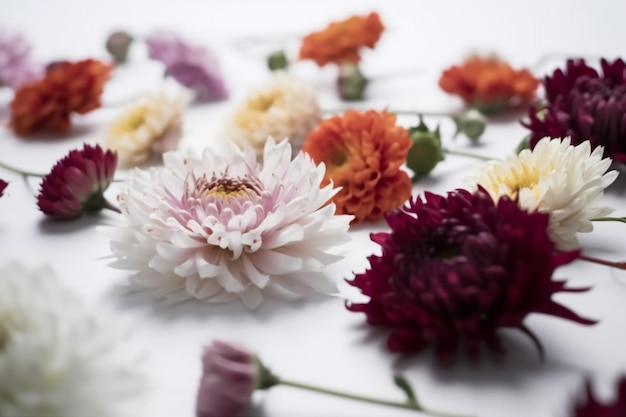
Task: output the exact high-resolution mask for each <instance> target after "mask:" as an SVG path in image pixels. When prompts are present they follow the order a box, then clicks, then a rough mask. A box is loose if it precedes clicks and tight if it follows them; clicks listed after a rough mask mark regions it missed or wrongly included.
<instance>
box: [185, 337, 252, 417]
mask: <svg viewBox="0 0 626 417" xmlns="http://www.w3.org/2000/svg"><path fill="white" fill-rule="evenodd" d="M202 366H203V371H202V378H201V380H200V387H199V388H198V398H197V402H196V416H198V417H223V416H231V417H237V416H241V415H243V413H245V412H246V411H247V409H248V408H249V406H250V402H251V398H252V392H253V391H254V390H255V388H257V380H258V379H259V376H258V375H257V374H258V373H259V369H260V368H259V362H258V360H257V359H256V356H255V355H254V354H253V353H252V352H250V351H248V350H247V349H245V348H243V347H240V346H237V345H234V344H231V343H226V342H220V341H214V342H213V344H212V345H210V346H207V347H205V349H204V354H203V355H202Z"/></svg>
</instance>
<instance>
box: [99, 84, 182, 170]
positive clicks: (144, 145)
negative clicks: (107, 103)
mask: <svg viewBox="0 0 626 417" xmlns="http://www.w3.org/2000/svg"><path fill="white" fill-rule="evenodd" d="M186 103H187V98H186V97H185V96H184V95H183V94H182V93H178V94H168V93H155V94H151V95H149V96H147V97H144V98H142V99H140V100H138V101H137V102H135V103H133V104H131V105H130V106H129V107H128V108H127V109H126V110H124V112H123V113H122V114H121V115H120V116H119V117H118V118H117V119H116V120H115V121H114V122H113V123H112V124H111V126H110V127H109V130H108V132H107V135H106V137H105V140H104V146H105V147H106V148H108V149H111V150H115V151H117V154H118V160H119V164H120V166H125V167H132V166H135V165H138V164H140V163H142V162H145V161H147V160H148V159H150V158H151V157H153V156H160V155H162V154H163V152H166V151H170V150H174V149H176V147H177V146H178V142H179V141H180V137H181V134H182V114H183V110H184V109H185V106H186Z"/></svg>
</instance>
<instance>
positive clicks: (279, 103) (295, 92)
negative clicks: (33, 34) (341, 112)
mask: <svg viewBox="0 0 626 417" xmlns="http://www.w3.org/2000/svg"><path fill="white" fill-rule="evenodd" d="M320 118H321V109H320V106H319V103H318V101H317V97H316V95H315V91H314V90H313V88H311V87H310V86H309V85H308V84H306V83H304V82H303V81H301V80H300V79H298V78H295V77H293V76H289V75H287V74H285V73H282V72H279V73H276V74H275V75H274V78H273V79H272V81H271V83H270V84H268V85H267V86H264V87H262V88H258V89H256V90H254V91H252V92H251V93H250V94H249V95H248V97H247V98H246V100H245V101H244V102H243V103H241V104H240V106H238V107H237V108H236V109H235V111H234V113H233V115H232V117H231V118H230V120H229V122H228V124H227V126H226V129H225V130H226V131H225V133H224V134H225V136H226V138H227V139H229V140H231V141H233V142H234V143H236V144H237V145H238V146H239V147H240V148H244V147H246V146H252V147H253V148H254V149H255V150H256V152H257V156H259V157H261V156H262V155H263V148H264V146H265V142H266V141H267V139H268V137H273V138H274V139H276V140H277V141H281V140H283V139H288V140H289V142H290V143H291V146H292V149H293V152H294V154H295V153H297V152H298V151H299V150H300V147H301V146H302V143H303V142H304V140H305V139H306V137H307V135H308V134H309V132H310V131H311V130H313V129H314V128H315V127H316V126H317V125H318V123H319V121H320Z"/></svg>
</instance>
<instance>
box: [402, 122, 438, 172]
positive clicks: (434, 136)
mask: <svg viewBox="0 0 626 417" xmlns="http://www.w3.org/2000/svg"><path fill="white" fill-rule="evenodd" d="M409 136H410V137H411V139H413V146H411V149H409V153H408V155H407V158H406V164H407V166H408V167H409V168H410V169H411V170H413V172H414V173H415V174H414V176H413V181H417V180H418V179H419V178H420V177H423V176H425V175H428V174H429V173H430V172H431V171H432V170H433V169H434V168H435V167H436V166H437V164H438V163H439V161H443V149H442V147H441V134H440V133H439V126H437V129H435V130H434V131H431V130H430V129H428V126H426V124H425V123H424V120H423V119H422V117H421V116H420V124H419V125H417V126H416V127H411V128H409Z"/></svg>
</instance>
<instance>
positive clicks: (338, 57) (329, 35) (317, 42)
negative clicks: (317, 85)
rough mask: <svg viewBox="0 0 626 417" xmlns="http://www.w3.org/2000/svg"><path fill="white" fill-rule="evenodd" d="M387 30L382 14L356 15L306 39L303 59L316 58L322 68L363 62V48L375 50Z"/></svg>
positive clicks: (301, 53)
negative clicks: (329, 64)
mask: <svg viewBox="0 0 626 417" xmlns="http://www.w3.org/2000/svg"><path fill="white" fill-rule="evenodd" d="M383 30H385V27H384V26H383V23H382V22H381V20H380V16H378V13H376V12H372V13H370V14H369V15H367V16H352V17H350V18H349V19H346V20H343V21H341V22H333V23H331V24H330V25H328V27H326V29H324V30H321V31H319V32H313V33H311V34H310V35H307V36H306V37H305V38H304V39H302V45H301V46H300V57H299V58H300V59H312V60H313V61H315V62H316V63H317V65H319V66H320V67H322V66H324V65H326V64H328V63H343V62H359V61H360V60H361V56H360V54H359V49H360V48H361V47H364V46H367V47H368V48H374V46H375V45H376V42H378V39H379V38H380V35H381V34H382V33H383Z"/></svg>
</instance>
